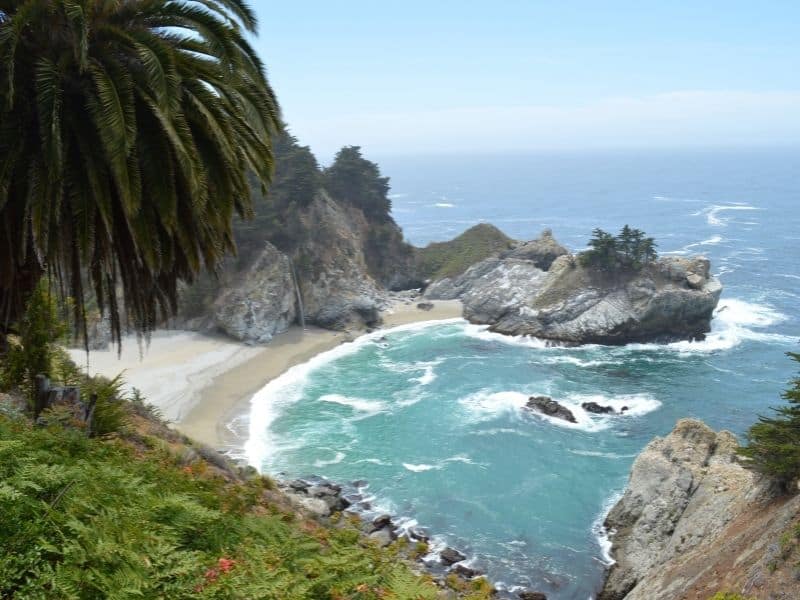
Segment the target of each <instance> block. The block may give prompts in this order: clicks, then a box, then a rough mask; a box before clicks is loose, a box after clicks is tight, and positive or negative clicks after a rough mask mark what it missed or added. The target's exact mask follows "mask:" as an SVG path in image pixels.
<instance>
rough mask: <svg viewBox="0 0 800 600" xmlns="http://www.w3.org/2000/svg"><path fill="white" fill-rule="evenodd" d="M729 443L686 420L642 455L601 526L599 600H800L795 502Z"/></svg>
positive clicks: (798, 501) (729, 437) (798, 499)
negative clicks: (607, 556)
mask: <svg viewBox="0 0 800 600" xmlns="http://www.w3.org/2000/svg"><path fill="white" fill-rule="evenodd" d="M737 445H738V444H737V441H736V438H735V436H734V435H733V434H731V433H729V432H727V431H721V432H719V433H716V432H714V431H713V430H711V429H710V428H709V427H708V426H706V425H705V424H704V423H702V422H700V421H696V420H692V419H684V420H681V421H679V422H678V424H677V425H676V427H675V429H674V430H673V431H672V432H671V433H670V434H669V435H668V436H666V437H665V438H656V439H655V440H654V441H652V442H651V443H650V444H649V445H648V446H647V447H646V448H645V449H644V450H643V451H642V453H641V454H640V455H639V456H638V457H637V459H636V461H635V462H634V464H633V468H632V470H631V476H630V481H629V483H628V486H627V488H626V490H625V493H624V495H623V497H622V498H621V499H620V500H619V502H617V504H616V505H615V506H614V507H613V508H612V510H611V511H610V512H609V514H608V516H607V518H606V521H605V526H606V527H607V528H608V529H609V530H610V531H611V532H612V535H611V540H612V542H613V547H612V556H613V557H614V559H615V560H616V564H615V565H614V566H613V567H612V568H611V569H610V571H609V574H608V579H607V581H606V583H605V586H604V587H603V589H602V591H601V592H600V594H599V596H598V600H622V599H625V600H678V599H687V600H688V599H695V598H697V599H707V598H709V597H711V596H712V595H713V594H714V593H716V592H718V591H731V592H737V593H741V594H744V595H746V596H747V597H752V598H756V599H758V600H767V599H769V600H796V599H797V598H800V563H798V560H800V552H798V544H800V529H799V528H798V523H800V495H795V496H781V495H777V494H776V492H775V490H774V489H772V488H771V487H770V485H769V482H767V481H764V480H761V479H759V478H758V477H757V476H756V475H754V474H753V473H752V472H751V471H749V470H747V469H745V468H744V467H743V466H742V465H741V464H740V462H739V460H738V459H737V455H736V448H737Z"/></svg>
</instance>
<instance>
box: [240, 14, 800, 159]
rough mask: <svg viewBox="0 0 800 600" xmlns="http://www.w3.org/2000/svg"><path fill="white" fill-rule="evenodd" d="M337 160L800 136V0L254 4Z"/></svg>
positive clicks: (742, 142) (320, 147) (773, 141)
mask: <svg viewBox="0 0 800 600" xmlns="http://www.w3.org/2000/svg"><path fill="white" fill-rule="evenodd" d="M251 4H252V5H253V7H254V8H255V9H256V11H257V13H258V16H259V19H260V36H259V38H258V39H257V41H256V42H255V44H256V47H257V48H258V50H259V53H260V55H261V56H262V58H263V59H264V62H265V63H266V65H267V70H268V75H269V79H270V82H271V83H272V85H273V87H274V88H275V90H276V92H277V95H278V99H279V101H280V103H281V106H282V109H283V114H284V119H285V120H286V122H287V123H288V124H289V126H290V128H291V131H292V133H293V134H294V135H296V136H297V137H298V138H299V140H300V141H301V142H302V143H303V144H308V145H310V146H311V147H312V149H313V150H314V151H315V152H316V153H317V154H318V156H319V157H320V158H321V159H322V160H323V161H324V160H327V159H329V158H330V156H332V155H333V153H334V152H335V151H336V149H337V148H339V147H341V146H343V145H351V144H353V145H360V146H362V147H364V150H365V152H367V153H370V154H373V155H393V154H395V155H403V154H437V153H449V154H452V153H475V152H507V151H526V150H548V149H579V150H580V149H599V148H681V147H719V146H722V147H738V146H775V145H800V38H799V37H798V32H799V31H800V0H786V1H784V0H748V1H740V0H727V1H724V2H722V1H718V0H691V1H690V0H669V1H668V0H660V1H651V0H639V1H627V2H623V1H617V0H605V1H602V2H601V1H599V0H549V1H544V0H494V1H489V0H484V1H482V2H475V1H472V0H427V1H420V0H405V1H397V0H371V1H366V0H327V1H324V2H323V1H318V0H289V1H286V0H283V1H281V2H277V1H270V2H267V1H265V0H251Z"/></svg>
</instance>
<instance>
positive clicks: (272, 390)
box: [244, 318, 465, 470]
mask: <svg viewBox="0 0 800 600" xmlns="http://www.w3.org/2000/svg"><path fill="white" fill-rule="evenodd" d="M464 322H465V321H464V320H463V319H461V318H454V319H443V320H440V321H420V322H417V323H408V324H405V325H399V326H397V327H392V328H390V329H379V330H376V331H374V332H372V333H368V334H365V335H362V336H361V337H359V338H357V339H356V340H354V341H352V342H346V343H343V344H341V345H339V346H337V347H336V348H333V349H331V350H328V351H327V352H322V353H320V354H317V355H316V356H314V357H313V358H311V359H310V360H308V361H307V362H304V363H301V364H299V365H294V366H293V367H291V368H289V369H288V370H287V371H286V372H285V373H283V374H282V375H281V376H280V377H277V378H275V379H273V380H272V381H270V382H269V383H267V384H266V385H265V386H264V387H263V388H261V389H260V390H259V391H258V392H256V393H255V394H254V395H253V397H252V398H251V399H250V415H249V431H248V438H247V441H246V442H245V444H244V456H245V457H246V459H247V461H248V463H249V464H251V465H253V466H254V467H256V468H257V469H259V470H261V469H263V468H264V463H265V461H266V460H267V459H268V458H269V457H274V456H276V455H277V452H275V447H274V446H275V440H274V438H273V437H272V436H271V434H270V427H271V425H272V423H274V421H275V419H277V418H278V416H280V414H281V413H282V412H283V410H285V408H286V407H287V406H289V405H291V404H294V403H295V402H297V401H298V400H300V398H302V395H303V390H304V389H305V385H306V383H307V381H308V379H309V377H310V376H311V374H312V373H313V372H314V371H316V370H318V369H320V368H322V367H324V366H326V365H328V364H330V363H331V362H333V361H335V360H337V359H339V358H342V357H345V356H350V355H352V354H355V353H356V352H358V351H359V350H360V349H361V348H362V347H363V346H365V345H366V344H371V343H374V342H376V341H378V340H380V339H381V338H382V337H384V336H389V335H393V334H395V333H400V332H414V331H422V330H424V329H427V328H428V327H432V326H438V325H446V324H453V323H464Z"/></svg>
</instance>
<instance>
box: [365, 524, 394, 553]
mask: <svg viewBox="0 0 800 600" xmlns="http://www.w3.org/2000/svg"><path fill="white" fill-rule="evenodd" d="M369 539H371V540H373V541H374V542H376V543H377V544H378V546H380V547H381V548H385V547H386V546H388V545H389V544H391V543H392V542H393V541H394V539H395V538H394V534H393V533H392V530H391V529H389V528H388V527H386V528H384V529H378V530H377V531H373V532H372V533H370V534H369Z"/></svg>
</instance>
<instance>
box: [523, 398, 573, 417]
mask: <svg viewBox="0 0 800 600" xmlns="http://www.w3.org/2000/svg"><path fill="white" fill-rule="evenodd" d="M525 408H528V409H530V410H533V411H536V412H539V413H542V414H543V415H547V416H548V417H553V418H555V419H562V420H563V421H568V422H569V423H577V420H576V419H575V415H573V414H572V411H571V410H570V409H568V408H567V407H565V406H562V405H561V404H559V403H558V402H556V401H555V400H553V399H552V398H549V397H548V396H531V397H530V398H529V399H528V402H527V403H526V404H525Z"/></svg>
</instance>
